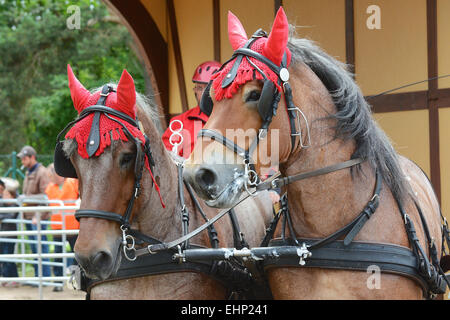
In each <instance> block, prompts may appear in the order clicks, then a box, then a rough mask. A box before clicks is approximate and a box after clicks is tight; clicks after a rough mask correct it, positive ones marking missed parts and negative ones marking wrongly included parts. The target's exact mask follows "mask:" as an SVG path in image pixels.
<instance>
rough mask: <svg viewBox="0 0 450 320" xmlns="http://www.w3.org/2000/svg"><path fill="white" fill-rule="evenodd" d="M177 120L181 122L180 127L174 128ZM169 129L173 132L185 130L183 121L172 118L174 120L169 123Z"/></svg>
mask: <svg viewBox="0 0 450 320" xmlns="http://www.w3.org/2000/svg"><path fill="white" fill-rule="evenodd" d="M175 122H177V123H180V129H178V130H174V129H173V128H172V125H173V124H174V123H175ZM169 129H170V131H171V132H174V133H175V132H181V131H182V130H183V122H181V121H180V120H177V119H175V120H172V121H171V122H170V124H169Z"/></svg>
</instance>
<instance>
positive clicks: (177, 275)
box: [55, 66, 272, 299]
mask: <svg viewBox="0 0 450 320" xmlns="http://www.w3.org/2000/svg"><path fill="white" fill-rule="evenodd" d="M68 77H69V87H70V91H71V96H72V100H73V102H74V106H75V108H76V109H77V111H78V113H79V117H78V119H77V120H76V122H72V123H71V124H69V125H68V126H69V127H70V126H71V125H72V128H71V130H70V131H69V132H68V133H67V135H66V140H64V141H62V142H61V148H60V149H59V150H58V146H57V149H56V151H55V167H57V170H59V171H60V172H59V174H61V175H65V176H68V175H71V176H75V175H76V176H77V177H78V179H79V185H80V197H81V204H80V210H79V211H77V213H76V217H77V218H78V219H79V220H80V231H79V235H78V238H77V242H76V244H75V255H76V259H77V261H78V263H79V264H80V266H81V267H82V269H83V270H84V272H85V273H86V275H87V276H88V277H89V278H93V279H97V281H98V282H97V283H95V285H93V286H92V288H90V298H91V299H225V298H227V297H228V296H227V294H228V293H227V290H226V288H225V286H224V285H223V283H221V282H219V281H217V280H216V279H215V278H212V277H210V276H208V275H206V274H203V273H199V272H192V271H191V272H189V270H188V271H184V272H177V271H176V270H175V271H174V270H169V269H167V270H166V269H164V268H162V270H158V271H157V272H155V273H154V274H153V275H150V276H142V275H141V276H139V277H136V276H134V277H133V276H131V277H129V279H117V280H114V276H115V274H116V272H117V271H118V269H119V266H120V265H121V261H122V260H123V261H125V262H127V261H126V260H125V259H124V254H123V253H122V251H123V244H122V241H123V232H122V229H121V228H119V227H121V224H120V223H119V221H122V219H123V216H122V214H123V212H128V210H127V206H128V207H130V202H132V201H131V200H130V196H131V197H132V198H133V196H132V195H133V194H136V193H135V189H134V188H135V187H136V184H135V183H136V179H137V178H136V175H138V174H139V172H136V169H135V167H136V162H137V161H139V158H140V156H139V154H140V153H139V152H138V151H139V148H141V145H139V144H136V143H133V140H136V139H139V138H142V136H143V135H142V132H145V134H146V135H147V137H148V142H149V146H148V150H150V148H151V153H146V155H145V156H144V158H145V165H144V169H143V172H142V178H141V179H140V191H139V194H140V195H139V197H137V198H136V199H134V198H133V201H134V203H132V205H131V208H132V211H131V212H129V213H130V219H131V228H133V229H135V230H138V231H139V232H140V233H141V234H143V235H148V236H151V237H152V238H155V239H158V240H160V241H163V242H164V241H171V240H174V239H177V238H179V237H180V236H181V235H182V232H183V230H182V225H183V223H182V220H183V219H184V218H185V217H184V216H183V215H182V208H181V202H180V201H179V192H178V185H179V180H178V169H177V166H176V164H175V162H174V160H173V158H172V157H171V155H170V154H169V152H168V151H167V150H166V149H165V148H164V146H163V144H162V142H161V138H160V134H159V132H158V131H157V129H156V126H155V125H154V123H153V119H156V115H155V111H153V110H152V108H151V105H150V104H149V102H148V100H146V99H144V97H143V96H141V95H140V94H138V93H136V92H135V87H134V82H133V79H132V78H131V76H130V75H129V74H128V73H127V72H126V71H124V72H123V74H122V77H121V79H120V81H119V83H118V85H117V86H115V85H108V86H105V87H103V90H104V89H105V88H106V89H107V90H106V92H105V91H102V92H101V94H100V91H99V90H98V89H97V90H94V91H93V93H91V92H89V91H88V90H86V89H85V88H84V87H83V85H82V84H81V83H80V82H79V81H78V80H77V79H76V77H75V75H74V74H73V72H72V69H71V68H70V66H68ZM90 106H93V107H91V108H96V109H95V110H96V111H99V110H100V111H102V110H104V109H105V108H106V109H107V110H109V111H107V112H106V113H101V114H100V115H99V119H98V121H97V120H96V114H95V112H93V114H88V115H87V116H86V113H85V111H86V109H87V108H89V107H90ZM111 109H113V110H111ZM114 110H115V111H118V112H115V111H114ZM83 112H84V113H83ZM111 112H112V113H111ZM136 113H137V119H139V122H140V124H139V125H136V126H138V128H136V127H135V126H134V125H130V123H128V122H127V121H130V122H133V120H134V119H136ZM83 115H84V118H83ZM129 118H131V119H132V120H130V119H129ZM80 119H81V120H80ZM114 119H115V120H116V121H114ZM96 121H97V122H96ZM117 121H119V122H120V123H119V122H117ZM66 128H67V127H66ZM94 129H97V130H98V131H99V134H97V137H100V138H99V139H100V142H99V145H97V147H98V149H97V150H94V151H90V149H89V146H90V144H87V139H86V138H87V137H88V134H89V142H91V139H93V138H92V137H93V136H95V130H94ZM64 131H65V130H63V132H64ZM125 132H127V134H126V135H125ZM92 144H94V142H92ZM146 147H147V146H146ZM86 153H90V154H91V155H92V156H89V155H88V154H86ZM149 155H150V156H151V158H152V159H149ZM69 159H70V160H69ZM64 161H66V162H64ZM149 162H150V166H151V169H150V166H149ZM151 162H153V165H152V164H151ZM68 168H69V169H70V170H74V172H72V173H70V172H67V169H68ZM70 170H69V171H70ZM158 185H159V186H158ZM182 186H183V194H184V196H183V200H184V204H185V206H186V208H187V211H188V212H190V215H189V227H190V228H192V229H193V228H196V227H198V226H199V225H201V224H202V223H203V222H204V220H202V217H201V215H200V214H199V210H198V209H197V208H196V207H195V206H194V203H193V199H192V198H191V196H190V194H189V192H188V191H187V190H186V186H184V185H183V184H182ZM158 188H159V189H158ZM153 189H156V191H158V192H156V191H155V190H153ZM152 190H153V191H152ZM158 193H159V194H158ZM161 197H162V199H161ZM163 203H165V208H164V207H163ZM202 207H203V209H204V213H205V215H206V216H207V218H211V217H213V216H214V215H215V214H216V213H217V210H215V209H211V208H209V207H207V206H204V205H202ZM183 212H186V211H183ZM235 212H236V217H237V220H238V222H239V225H240V230H241V232H242V234H243V235H244V236H245V240H246V241H247V243H248V244H249V245H250V246H257V245H259V243H260V241H261V239H262V237H263V236H264V232H265V223H266V222H267V221H269V220H270V219H271V216H272V210H271V202H270V200H269V199H268V197H267V196H265V197H260V198H258V199H253V200H252V199H248V200H247V201H245V202H243V203H241V205H240V206H238V207H236V210H235ZM230 220H231V219H226V220H225V219H221V220H219V221H218V222H216V223H215V224H214V227H215V230H216V232H217V238H218V240H219V243H220V245H221V246H223V247H234V243H233V228H232V225H231V222H230ZM126 240H127V241H129V240H131V239H130V237H127V238H126ZM190 241H191V243H195V244H196V245H200V246H205V247H209V246H211V244H210V240H209V237H208V234H207V233H206V232H202V233H200V234H199V235H197V236H195V237H194V238H192V239H191V240H190ZM216 243H217V242H216ZM129 254H130V253H129ZM153 256H155V257H156V256H158V254H155V255H150V254H148V255H147V257H151V258H152V257H153ZM142 258H143V257H137V260H136V261H135V262H129V263H128V264H129V265H131V266H132V265H133V264H134V263H138V262H139V261H140V260H141V259H142ZM169 258H170V256H169ZM123 261H122V262H123ZM172 264H175V265H177V263H176V262H175V263H172ZM169 265H170V259H169ZM141 269H142V268H141ZM119 270H120V269H119ZM111 277H113V278H111Z"/></svg>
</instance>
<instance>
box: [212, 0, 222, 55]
mask: <svg viewBox="0 0 450 320" xmlns="http://www.w3.org/2000/svg"><path fill="white" fill-rule="evenodd" d="M213 36H214V39H213V41H214V60H216V61H217V62H221V61H222V59H221V50H222V49H221V46H220V0H213Z"/></svg>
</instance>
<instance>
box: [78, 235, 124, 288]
mask: <svg viewBox="0 0 450 320" xmlns="http://www.w3.org/2000/svg"><path fill="white" fill-rule="evenodd" d="M113 247H114V248H112V249H111V250H109V249H101V250H96V251H94V252H92V253H90V254H86V253H83V252H79V251H77V250H75V259H76V260H77V262H78V264H79V265H80V266H81V267H82V268H83V270H84V271H85V273H86V276H87V277H88V278H91V279H100V280H105V279H108V278H109V277H111V276H113V275H115V274H116V272H117V270H118V268H119V266H120V261H121V255H120V251H119V250H120V247H121V241H120V239H118V240H117V242H116V243H115V244H114V246H113Z"/></svg>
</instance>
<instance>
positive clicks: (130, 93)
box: [117, 70, 136, 116]
mask: <svg viewBox="0 0 450 320" xmlns="http://www.w3.org/2000/svg"><path fill="white" fill-rule="evenodd" d="M117 104H118V106H119V107H122V108H124V109H125V110H126V111H130V112H129V113H130V114H132V115H133V116H134V115H135V112H136V109H135V105H136V89H135V87H134V81H133V78H132V77H131V75H130V74H129V73H128V72H127V70H123V72H122V76H121V77H120V80H119V84H118V85H117Z"/></svg>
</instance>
